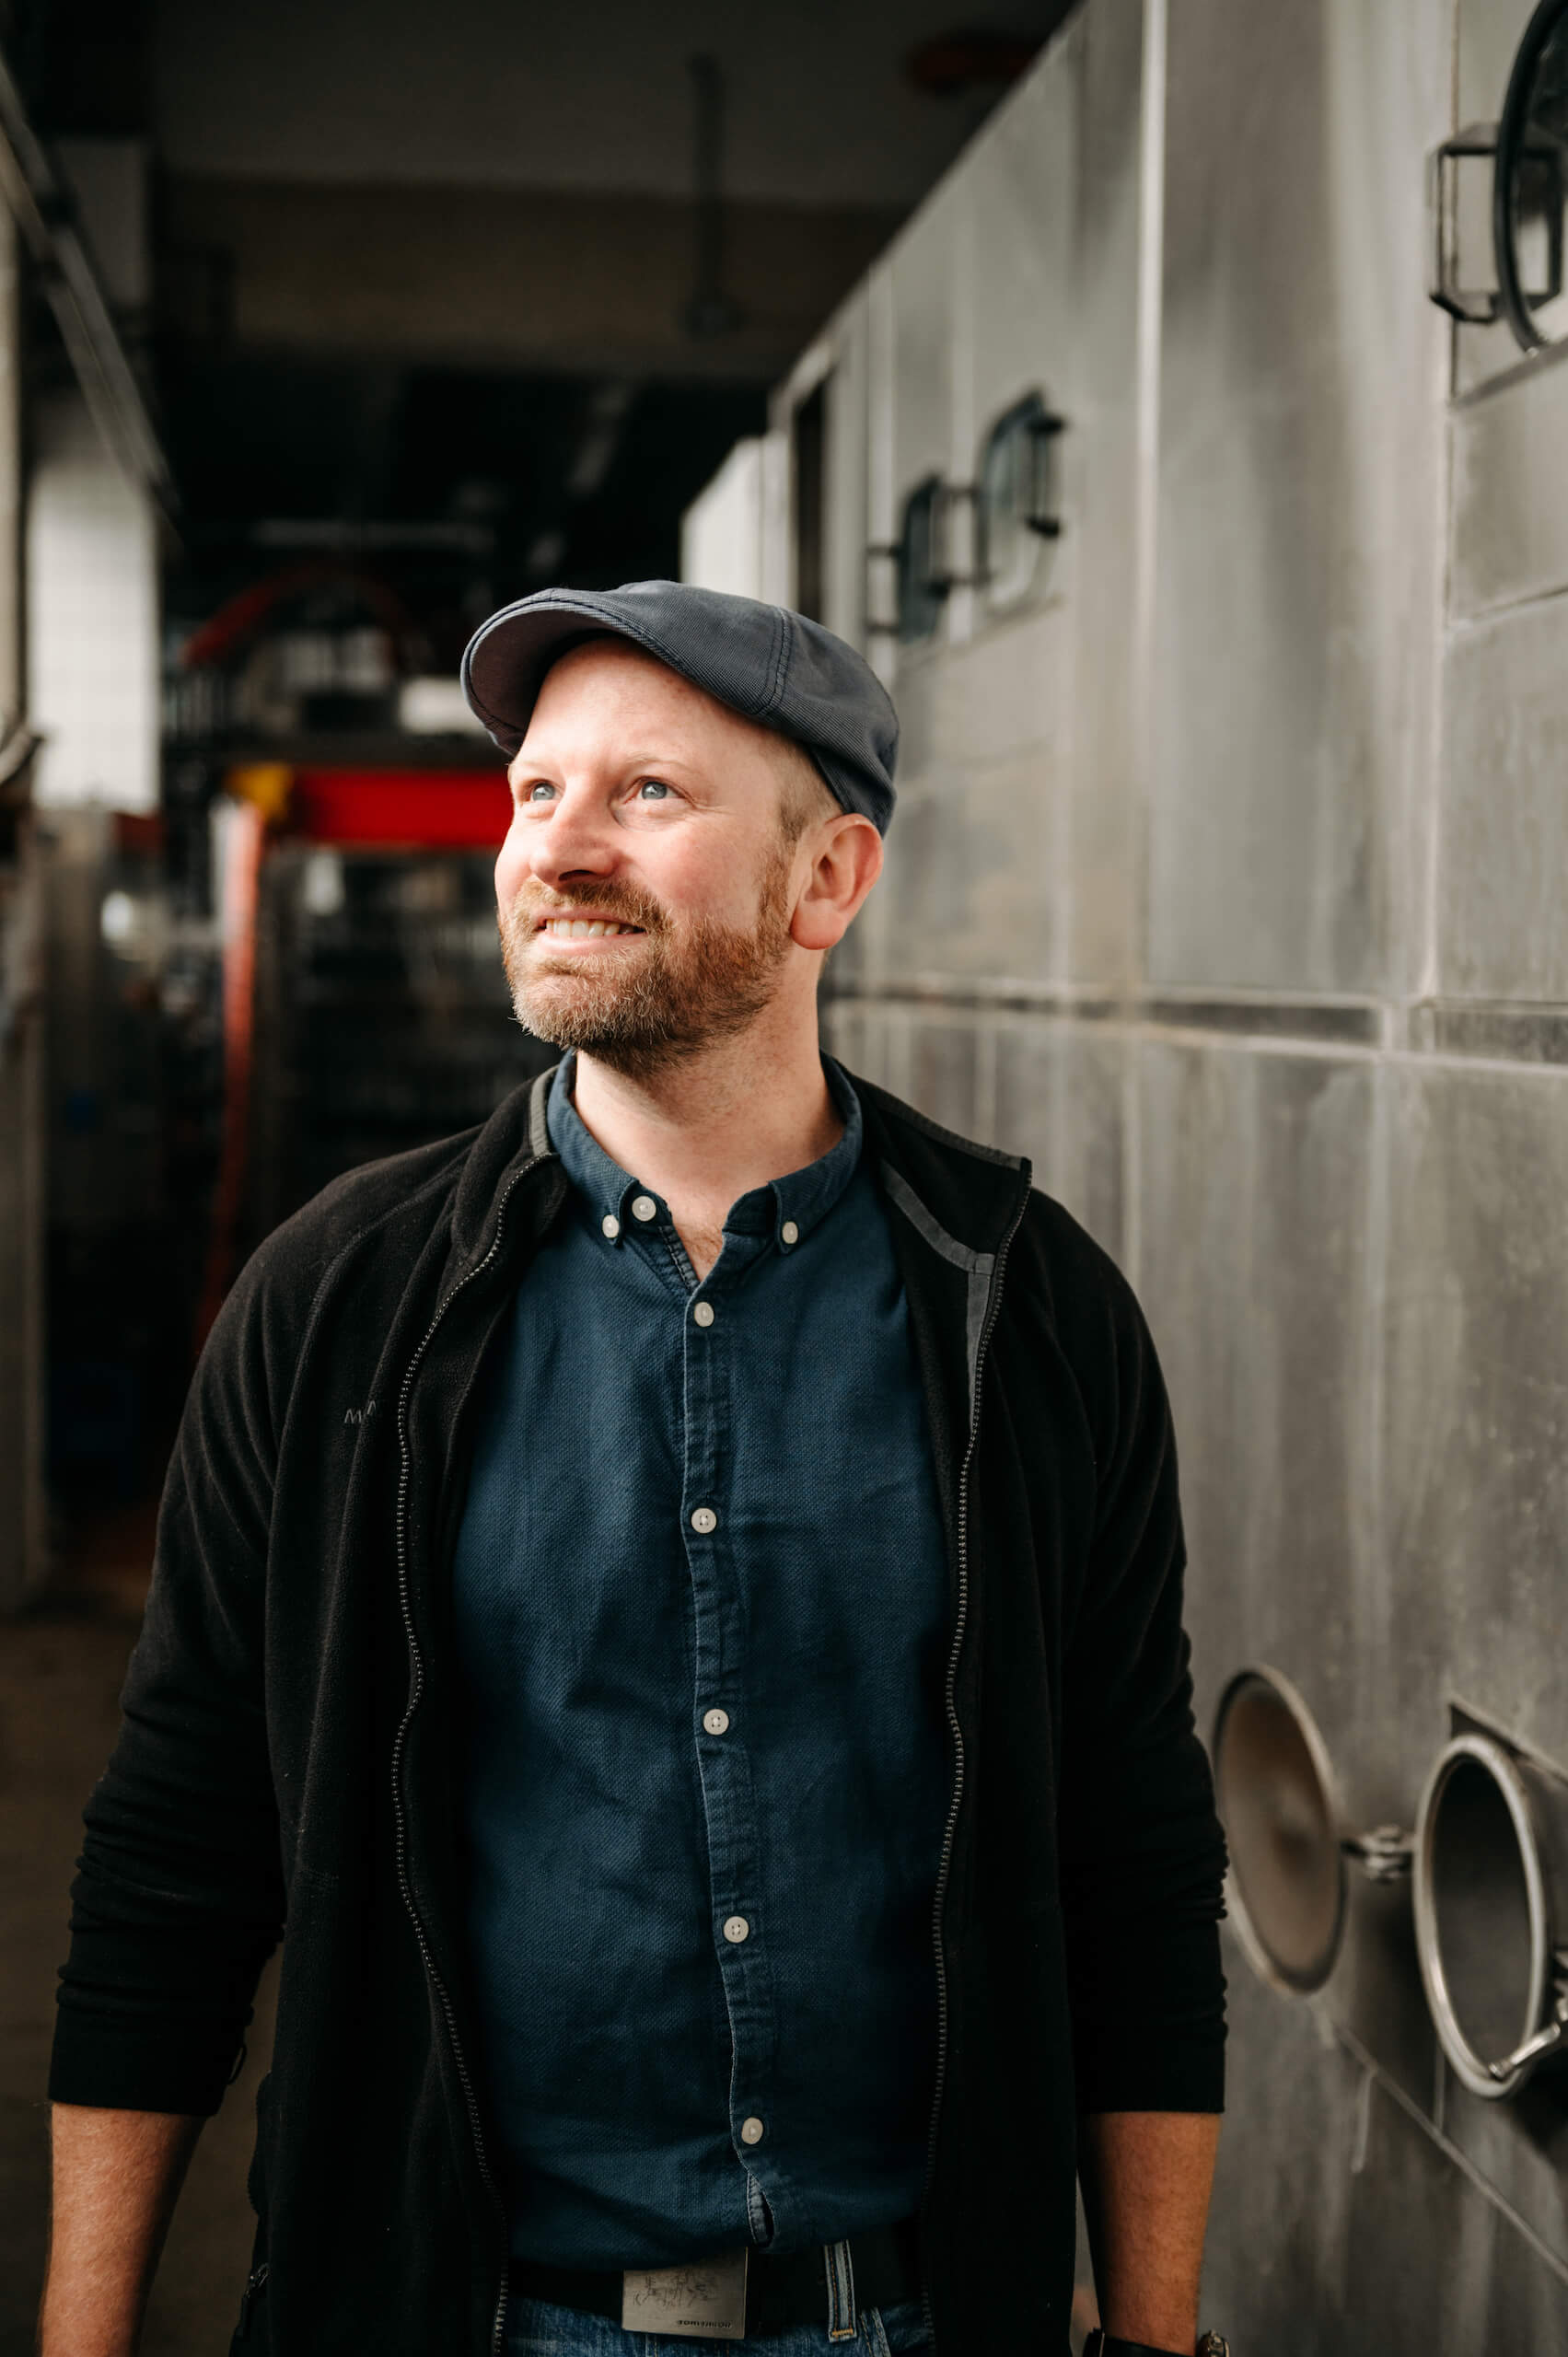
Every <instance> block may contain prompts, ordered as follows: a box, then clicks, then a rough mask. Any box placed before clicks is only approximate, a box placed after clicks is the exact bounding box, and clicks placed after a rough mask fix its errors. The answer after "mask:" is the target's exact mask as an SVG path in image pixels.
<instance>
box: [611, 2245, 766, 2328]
mask: <svg viewBox="0 0 1568 2357" xmlns="http://www.w3.org/2000/svg"><path fill="white" fill-rule="evenodd" d="M621 2331H622V2332H666V2333H672V2334H678V2335H679V2336H681V2337H683V2338H684V2339H687V2340H744V2339H745V2337H746V2253H745V2251H744V2250H726V2251H722V2252H721V2253H720V2254H719V2256H718V2258H694V2259H691V2260H690V2261H689V2262H688V2264H687V2265H686V2266H684V2267H629V2268H627V2270H626V2271H625V2273H624V2274H623V2275H622V2277H621Z"/></svg>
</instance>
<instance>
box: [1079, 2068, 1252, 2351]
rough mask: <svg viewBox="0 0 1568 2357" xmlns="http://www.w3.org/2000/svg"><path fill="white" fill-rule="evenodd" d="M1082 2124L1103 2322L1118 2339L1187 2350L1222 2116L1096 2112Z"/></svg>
mask: <svg viewBox="0 0 1568 2357" xmlns="http://www.w3.org/2000/svg"><path fill="white" fill-rule="evenodd" d="M1079 2129H1080V2137H1079V2154H1078V2174H1079V2177H1080V2178H1081V2180H1082V2183H1083V2188H1084V2214H1085V2216H1086V2219H1087V2220H1088V2227H1089V2243H1090V2247H1092V2249H1093V2252H1094V2261H1095V2282H1096V2284H1097V2286H1098V2292H1099V2308H1100V2321H1101V2323H1102V2324H1103V2325H1104V2327H1105V2328H1106V2331H1107V2332H1108V2333H1109V2335H1110V2336H1111V2338H1112V2339H1113V2340H1142V2341H1144V2342H1146V2343H1147V2345H1148V2346H1149V2347H1150V2348H1151V2349H1170V2350H1181V2351H1185V2350H1189V2349H1191V2348H1192V2347H1193V2346H1194V2345H1195V2343H1196V2341H1197V2339H1198V2280H1199V2277H1200V2275H1201V2274H1202V2267H1203V2228H1204V2225H1205V2223H1207V2220H1208V2214H1209V2189H1210V2186H1211V2185H1212V2183H1213V2181H1214V2151H1215V2147H1216V2146H1217V2145H1218V2143H1219V2135H1220V2123H1219V2117H1218V2115H1217V2114H1216V2113H1214V2112H1206V2111H1196V2112H1194V2111H1100V2112H1091V2113H1090V2114H1089V2116H1088V2117H1087V2118H1086V2119H1084V2120H1082V2121H1081V2122H1080V2123H1079Z"/></svg>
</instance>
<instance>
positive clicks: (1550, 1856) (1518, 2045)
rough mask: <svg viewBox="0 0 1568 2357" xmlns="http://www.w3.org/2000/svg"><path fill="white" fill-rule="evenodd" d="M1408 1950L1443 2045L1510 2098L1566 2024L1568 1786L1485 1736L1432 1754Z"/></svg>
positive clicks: (1480, 2084)
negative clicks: (1418, 1963) (1411, 1948)
mask: <svg viewBox="0 0 1568 2357" xmlns="http://www.w3.org/2000/svg"><path fill="white" fill-rule="evenodd" d="M1415 1930H1416V1953H1417V1955H1418V1956H1419V1957H1420V1960H1421V1973H1422V1979H1423V1981H1424V1983H1425V1986H1426V1999H1427V2003H1428V2004H1429V2005H1430V2006H1431V2008H1432V2018H1433V2020H1434V2022H1435V2024H1436V2026H1437V2035H1438V2037H1439V2038H1441V2039H1442V2041H1443V2051H1444V2053H1445V2054H1446V2056H1447V2058H1448V2060H1449V2061H1450V2062H1451V2063H1452V2065H1453V2067H1454V2070H1455V2072H1456V2073H1458V2077H1459V2078H1460V2080H1461V2081H1462V2082H1463V2084H1465V2085H1466V2086H1467V2087H1469V2090H1470V2092H1471V2093H1472V2094H1473V2095H1478V2096H1492V2097H1496V2096H1511V2095H1513V2094H1514V2093H1515V2092H1516V2090H1517V2089H1518V2088H1519V2087H1520V2086H1522V2085H1523V2084H1524V2082H1525V2080H1526V2079H1527V2078H1528V2076H1529V2075H1530V2073H1532V2072H1533V2071H1535V2070H1537V2069H1539V2066H1540V2064H1541V2063H1542V2062H1544V2061H1547V2059H1548V2058H1549V2057H1550V2058H1552V2059H1553V2060H1558V2059H1561V2057H1562V2054H1563V2053H1564V2051H1565V2050H1568V2045H1565V2039H1564V2029H1565V2026H1568V1785H1564V1784H1563V1783H1562V1782H1560V1781H1559V1780H1558V1779H1557V1778H1556V1777H1554V1776H1552V1775H1551V1774H1549V1773H1548V1772H1547V1771H1546V1770H1545V1769H1543V1768H1540V1767H1538V1766H1537V1765H1536V1764H1535V1762H1534V1761H1532V1760H1529V1759H1521V1758H1520V1757H1519V1756H1518V1755H1517V1754H1516V1753H1515V1752H1512V1751H1510V1750H1508V1749H1507V1748H1506V1747H1504V1745H1503V1744H1501V1743H1499V1742H1497V1741H1495V1740H1494V1739H1493V1737H1492V1736H1487V1735H1481V1734H1478V1733H1473V1732H1467V1733H1464V1734H1461V1735H1457V1736H1455V1737H1454V1739H1453V1741H1452V1742H1451V1743H1449V1744H1448V1745H1446V1747H1445V1748H1444V1749H1443V1750H1442V1751H1441V1752H1440V1753H1439V1754H1438V1756H1437V1760H1436V1764H1435V1765H1434V1768H1433V1771H1432V1773H1431V1775H1430V1776H1429V1777H1428V1779H1427V1783H1426V1790H1425V1792H1424V1793H1423V1795H1422V1802H1421V1811H1420V1816H1419V1817H1418V1820H1417V1825H1416V1852H1415Z"/></svg>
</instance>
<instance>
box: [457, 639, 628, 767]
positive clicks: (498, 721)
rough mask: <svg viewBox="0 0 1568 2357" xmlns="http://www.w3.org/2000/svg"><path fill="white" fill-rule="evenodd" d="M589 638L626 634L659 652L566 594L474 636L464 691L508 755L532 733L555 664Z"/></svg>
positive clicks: (465, 667) (466, 663)
mask: <svg viewBox="0 0 1568 2357" xmlns="http://www.w3.org/2000/svg"><path fill="white" fill-rule="evenodd" d="M590 638H623V639H625V640H627V641H628V642H629V644H632V645H633V646H642V647H644V649H645V652H646V653H648V654H654V653H655V652H656V649H654V648H653V647H651V646H648V645H647V644H646V642H645V640H644V638H643V637H642V636H641V634H640V633H638V632H636V631H634V630H628V629H627V628H626V627H625V626H624V624H622V623H621V622H618V621H612V620H610V617H609V616H608V615H605V614H602V613H600V612H598V611H597V610H595V608H593V607H592V606H590V605H588V604H587V601H586V600H584V601H583V602H581V603H578V602H577V601H575V600H568V599H564V598H563V600H562V602H561V604H560V605H558V606H536V605H529V606H528V609H527V610H526V611H524V612H522V613H517V612H503V613H500V614H497V615H496V617H495V619H494V621H492V622H491V623H489V624H488V625H487V626H486V628H484V629H483V630H482V631H480V632H479V633H478V634H477V635H476V636H475V637H474V639H473V640H472V641H471V642H470V646H469V649H468V652H467V654H466V655H465V656H463V669H462V683H463V693H464V695H465V696H467V698H468V701H469V709H470V711H471V712H472V713H473V714H474V716H475V718H476V719H478V720H481V721H482V722H483V724H484V726H485V727H486V728H487V729H488V730H489V732H490V735H491V737H492V738H493V739H494V742H495V744H497V745H498V746H499V747H500V749H501V750H502V751H503V752H504V753H505V756H506V759H507V760H508V761H510V760H511V758H512V756H513V754H514V753H515V752H516V751H517V748H518V746H519V745H520V744H521V743H522V741H523V738H524V737H526V736H527V735H528V722H529V721H530V719H531V718H532V717H533V708H534V706H535V704H536V703H537V702H539V691H540V688H541V687H542V686H543V685H544V677H545V673H546V672H547V671H548V670H549V669H550V667H551V665H552V663H557V662H559V661H560V659H561V657H562V656H563V655H567V654H569V653H570V652H571V650H572V648H573V647H574V646H580V645H582V644H584V642H585V641H586V640H587V639H590ZM659 659H660V660H661V661H666V660H668V657H666V656H662V655H661V656H660V657H659Z"/></svg>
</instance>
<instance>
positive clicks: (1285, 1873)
mask: <svg viewBox="0 0 1568 2357" xmlns="http://www.w3.org/2000/svg"><path fill="white" fill-rule="evenodd" d="M1213 1748H1214V1785H1215V1793H1216V1797H1217V1800H1218V1804H1219V1813H1220V1818H1221V1821H1222V1823H1223V1824H1224V1826H1225V1839H1226V1840H1227V1842H1228V1844H1229V1847H1230V1884H1229V1903H1230V1912H1231V1915H1232V1918H1233V1920H1234V1922H1235V1923H1236V1927H1237V1933H1239V1935H1240V1938H1241V1944H1242V1945H1243V1947H1244V1948H1245V1949H1246V1951H1247V1954H1248V1956H1249V1960H1250V1962H1251V1964H1252V1965H1253V1967H1254V1968H1255V1970H1256V1971H1258V1972H1259V1973H1260V1975H1261V1977H1262V1979H1263V1980H1266V1981H1268V1982H1269V1983H1270V1985H1271V1986H1272V1987H1273V1988H1275V1989H1281V1990H1284V1991H1287V1992H1289V1993H1291V1994H1294V1995H1295V1996H1309V1995H1310V1994H1311V1993H1312V1991H1314V1990H1316V1989H1320V1988H1321V1987H1322V1986H1323V1983H1324V1982H1325V1981H1326V1980H1328V1978H1329V1975H1330V1972H1331V1971H1332V1970H1333V1968H1334V1963H1335V1959H1336V1958H1337V1956H1339V1953H1340V1947H1341V1944H1342V1941H1343V1938H1344V1928H1345V1910H1346V1905H1347V1895H1348V1894H1347V1886H1348V1881H1349V1869H1350V1867H1351V1866H1352V1865H1354V1866H1356V1867H1357V1868H1359V1870H1360V1871H1361V1872H1362V1873H1363V1874H1365V1875H1368V1876H1369V1877H1370V1878H1371V1879H1372V1880H1374V1881H1376V1882H1388V1881H1393V1880H1395V1879H1396V1878H1398V1877H1399V1876H1401V1875H1405V1874H1407V1873H1408V1872H1409V1870H1410V1862H1411V1837H1410V1836H1409V1834H1407V1833H1406V1832H1404V1831H1403V1830H1402V1829H1400V1827H1399V1826H1392V1825H1384V1826H1378V1827H1376V1828H1375V1829H1373V1830H1371V1831H1370V1832H1365V1833H1357V1832H1351V1831H1347V1830H1346V1829H1345V1825H1344V1818H1343V1814H1342V1809H1341V1806H1340V1802H1339V1796H1338V1793H1337V1790H1336V1787H1335V1782H1334V1773H1333V1769H1332V1767H1331V1765H1330V1759H1329V1753H1328V1748H1327V1746H1326V1745H1325V1744H1324V1741H1323V1738H1322V1736H1321V1735H1320V1734H1319V1733H1318V1725H1317V1722H1316V1721H1315V1720H1314V1718H1313V1716H1312V1713H1311V1712H1310V1711H1309V1710H1308V1709H1307V1704H1306V1703H1305V1702H1304V1701H1303V1700H1302V1698H1301V1696H1300V1695H1299V1694H1298V1693H1297V1692H1296V1689H1295V1687H1294V1686H1293V1685H1292V1684H1291V1682H1290V1680H1289V1678H1285V1677H1284V1676H1283V1675H1282V1673H1281V1672H1280V1671H1279V1670H1277V1669H1269V1668H1266V1667H1264V1666H1254V1667H1250V1668H1247V1669H1241V1670H1238V1671H1237V1674H1236V1676H1235V1677H1234V1678H1232V1679H1231V1680H1230V1682H1229V1684H1228V1685H1227V1686H1226V1688H1225V1692H1224V1693H1223V1694H1222V1695H1221V1697H1220V1704H1219V1709H1218V1711H1217V1712H1216V1713H1215V1714H1214V1747H1213Z"/></svg>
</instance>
